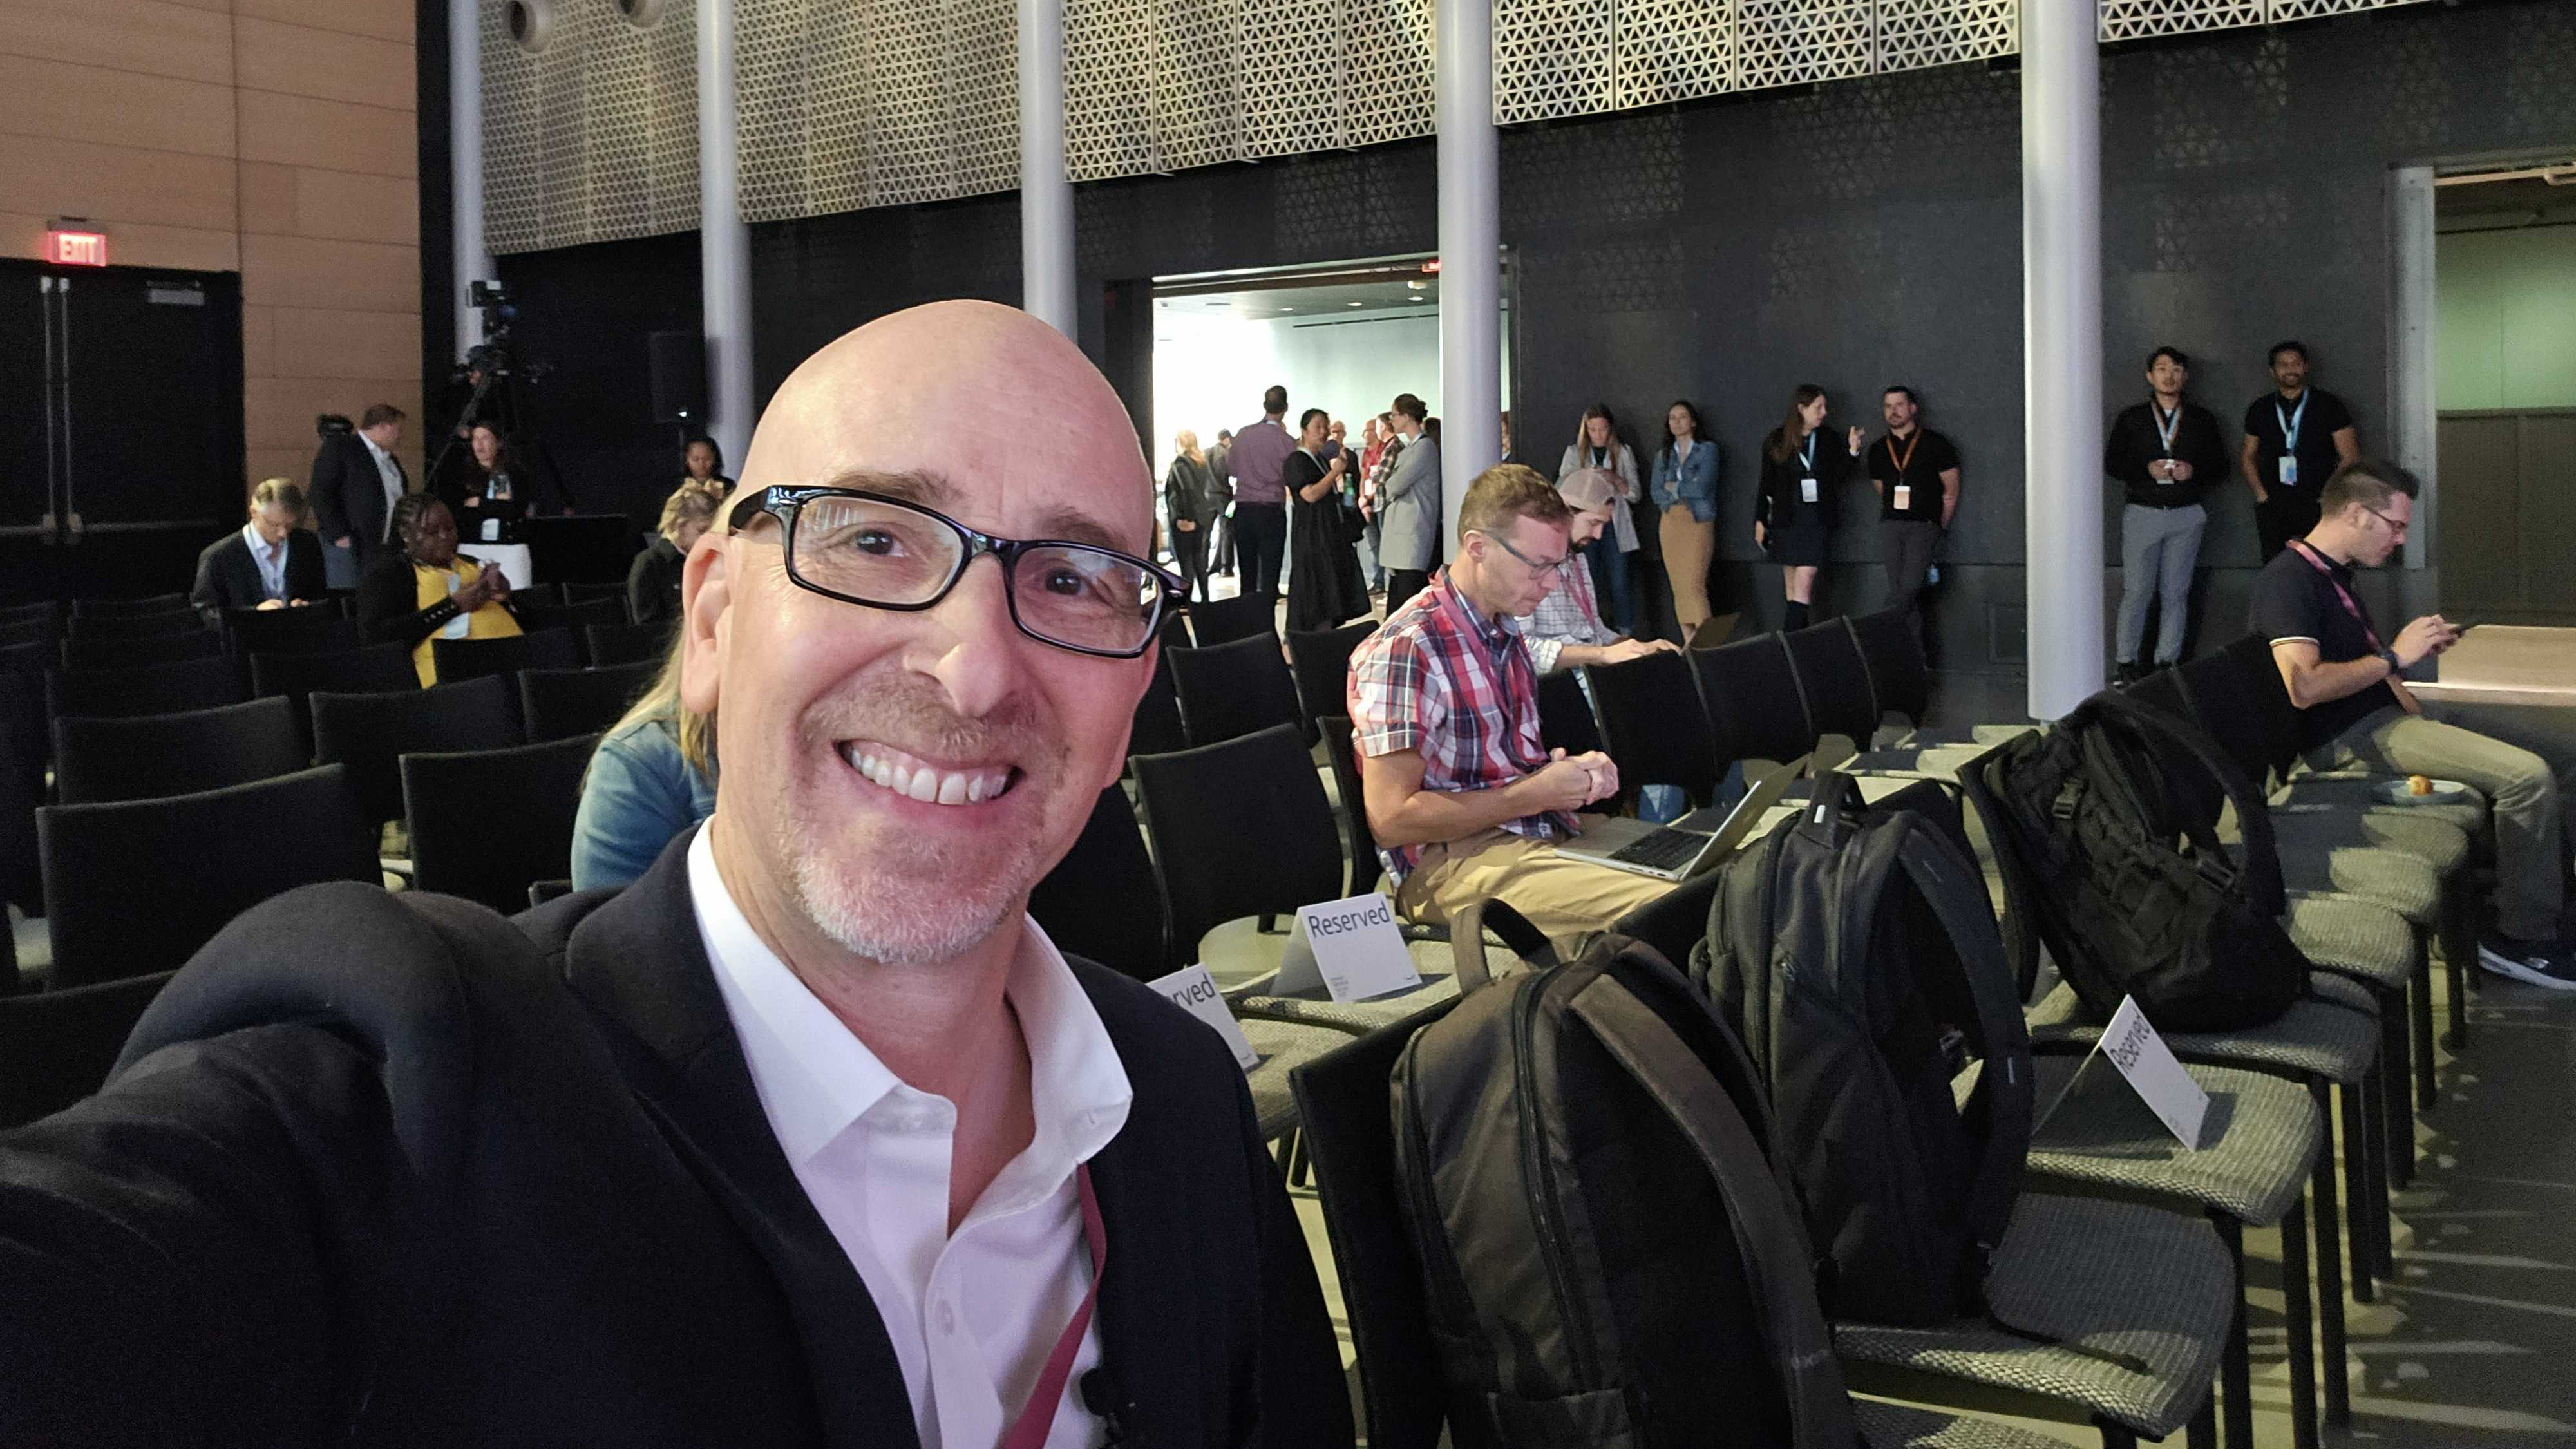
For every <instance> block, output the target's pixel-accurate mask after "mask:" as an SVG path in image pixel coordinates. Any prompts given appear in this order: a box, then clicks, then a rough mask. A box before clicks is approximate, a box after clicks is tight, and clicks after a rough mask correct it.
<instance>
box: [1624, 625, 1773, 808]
mask: <svg viewBox="0 0 2576 1449" xmlns="http://www.w3.org/2000/svg"><path fill="white" fill-rule="evenodd" d="M1576 672H1577V673H1578V674H1580V675H1581V676H1582V679H1583V683H1584V685H1585V686H1586V688H1587V689H1588V690H1589V691H1590V693H1591V695H1592V705H1593V708H1594V709H1595V710H1596V711H1598V713H1599V716H1600V720H1601V743H1602V747H1603V749H1605V750H1606V751H1608V752H1609V755H1610V759H1611V762H1612V763H1614V764H1616V765H1617V766H1618V767H1619V793H1620V796H1621V798H1623V799H1627V800H1634V799H1636V798H1637V794H1638V791H1639V790H1641V789H1643V788H1644V787H1645V786H1648V785H1672V786H1675V787H1677V788H1679V789H1680V790H1681V792H1682V793H1683V794H1685V795H1688V796H1689V797H1690V798H1691V803H1692V804H1694V805H1706V804H1708V803H1709V802H1710V801H1711V800H1713V799H1715V798H1716V795H1717V781H1718V775H1719V772H1720V771H1721V770H1722V769H1723V766H1722V765H1721V764H1720V762H1719V761H1718V758H1717V756H1716V755H1715V754H1714V753H1713V752H1712V751H1711V750H1710V748H1709V726H1708V716H1707V714H1706V713H1705V712H1703V711H1702V709H1701V708H1700V702H1699V696H1698V695H1697V693H1696V692H1694V691H1693V689H1692V688H1691V665H1690V662H1689V661H1688V660H1686V659H1684V658H1683V657H1682V656H1681V655H1679V654H1669V653H1665V652H1662V651H1660V650H1659V651H1657V652H1655V653H1652V654H1648V655H1645V656H1644V657H1642V658H1638V659H1631V660H1629V661H1627V662H1626V663H1624V664H1588V665H1585V666H1584V667H1583V668H1582V669H1580V670H1578V671H1576ZM1793 758H1794V757H1793Z"/></svg>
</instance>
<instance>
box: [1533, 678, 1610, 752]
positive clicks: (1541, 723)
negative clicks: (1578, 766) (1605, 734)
mask: <svg viewBox="0 0 2576 1449" xmlns="http://www.w3.org/2000/svg"><path fill="white" fill-rule="evenodd" d="M1538 738H1539V743H1541V744H1543V745H1545V746H1547V747H1548V748H1549V749H1551V750H1563V751H1565V752H1566V753H1567V754H1569V755H1588V754H1590V753H1592V752H1593V751H1594V750H1597V749H1599V748H1601V722H1600V721H1599V720H1597V719H1595V718H1593V716H1592V701H1591V700H1590V699H1589V698H1587V697H1586V696H1585V695H1584V693H1583V684H1582V681H1580V680H1578V679H1576V678H1575V677H1574V674H1573V671H1571V670H1563V671H1559V672H1558V673H1555V674H1542V675H1540V676H1539V677H1538Z"/></svg>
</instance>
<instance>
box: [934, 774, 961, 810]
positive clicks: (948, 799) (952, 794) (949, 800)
mask: <svg viewBox="0 0 2576 1449" xmlns="http://www.w3.org/2000/svg"><path fill="white" fill-rule="evenodd" d="M939 803H940V804H942V805H963V804H965V803H966V777H965V776H963V775H950V776H949V777H947V778H946V779H944V780H941V781H940V782H939Z"/></svg>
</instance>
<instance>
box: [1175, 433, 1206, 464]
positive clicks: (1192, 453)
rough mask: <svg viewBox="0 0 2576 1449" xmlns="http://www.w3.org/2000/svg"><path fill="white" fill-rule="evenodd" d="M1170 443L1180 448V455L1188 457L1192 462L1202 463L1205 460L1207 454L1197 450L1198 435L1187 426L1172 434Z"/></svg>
mask: <svg viewBox="0 0 2576 1449" xmlns="http://www.w3.org/2000/svg"><path fill="white" fill-rule="evenodd" d="M1172 444H1173V446H1175V447H1177V448H1179V449H1180V450H1181V456H1182V457H1184V458H1187V459H1189V460H1190V461H1191V462H1193V463H1204V462H1206V461H1207V454H1205V453H1202V452H1200V451H1199V435H1198V434H1196V433H1194V432H1191V431H1190V430H1189V429H1187V428H1183V429H1181V430H1180V432H1178V433H1176V434H1174V435H1173V437H1172Z"/></svg>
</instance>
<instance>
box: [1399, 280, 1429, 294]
mask: <svg viewBox="0 0 2576 1449" xmlns="http://www.w3.org/2000/svg"><path fill="white" fill-rule="evenodd" d="M1404 285H1406V286H1408V287H1410V288H1412V289H1413V290H1414V291H1417V292H1419V291H1421V290H1422V289H1423V288H1425V287H1428V286H1430V285H1431V284H1430V283H1429V282H1407V283H1405V284H1404Z"/></svg>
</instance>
